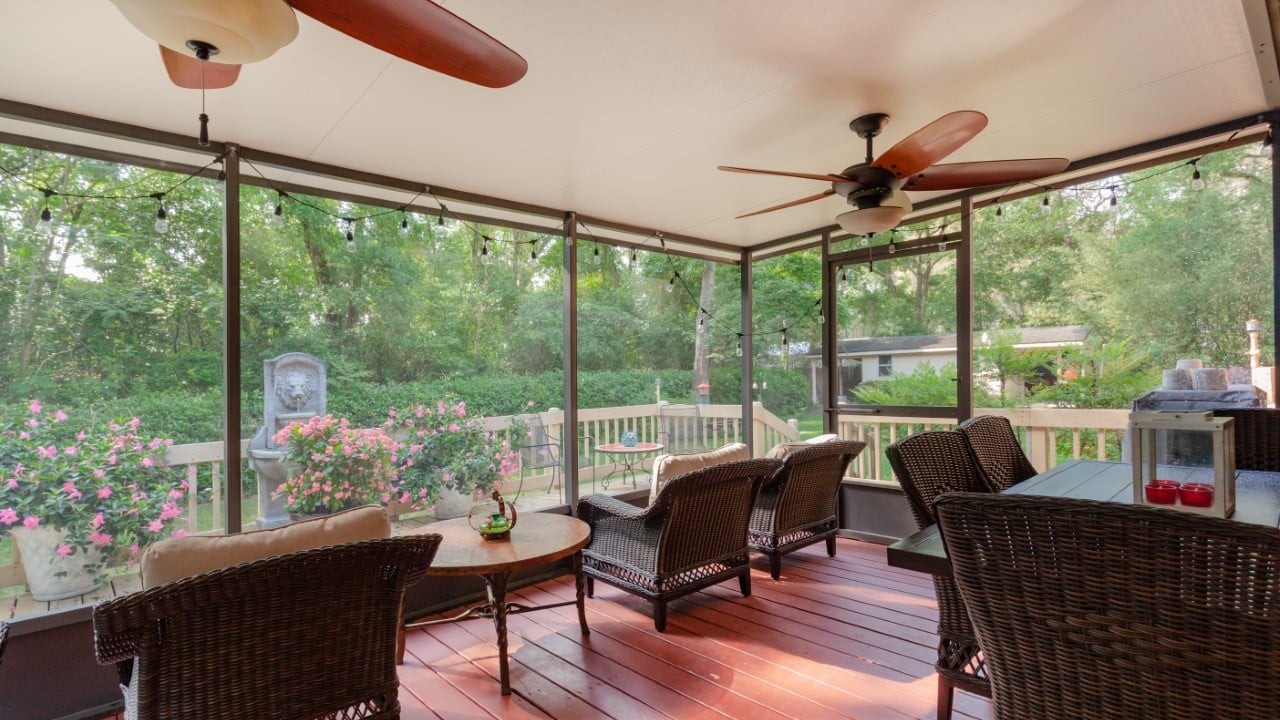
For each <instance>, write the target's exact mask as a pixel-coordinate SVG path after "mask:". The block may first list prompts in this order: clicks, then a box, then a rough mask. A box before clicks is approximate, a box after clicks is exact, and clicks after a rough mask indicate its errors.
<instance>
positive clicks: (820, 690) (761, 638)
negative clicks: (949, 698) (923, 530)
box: [400, 540, 992, 720]
mask: <svg viewBox="0 0 1280 720" xmlns="http://www.w3.org/2000/svg"><path fill="white" fill-rule="evenodd" d="M754 567H755V570H754V571H753V573H752V579H751V581H752V590H753V594H752V596H751V597H750V598H743V597H742V596H741V595H739V594H738V592H737V585H738V584H737V582H728V583H724V584H723V585H720V586H717V587H715V588H712V589H710V590H708V591H705V592H701V593H697V594H694V595H692V596H689V597H688V598H685V599H683V600H678V601H676V602H675V603H673V604H672V605H671V606H670V610H669V614H668V621H667V632H665V633H658V632H655V631H654V629H653V621H652V619H651V617H650V615H649V613H648V604H647V603H645V602H643V601H642V600H640V599H639V598H636V597H634V596H632V595H628V594H626V593H623V592H622V591H621V590H618V589H616V588H613V587H611V586H609V585H606V584H604V583H596V596H595V597H594V598H589V599H588V600H587V622H588V624H589V625H590V626H591V635H590V636H589V637H587V638H583V637H581V635H580V633H579V631H578V624H577V618H576V615H575V611H574V609H573V608H572V607H567V608H557V609H554V610H543V611H538V612H532V613H528V614H524V615H519V616H515V617H512V618H511V619H510V629H511V635H510V643H511V644H510V659H511V685H512V694H511V695H510V696H509V697H505V698H504V697H503V696H502V695H501V694H500V692H499V688H498V682H497V674H498V659H497V646H496V644H495V641H494V632H493V625H492V623H489V622H487V621H485V620H470V621H466V622H462V623H456V624H450V625H443V626H437V627H434V628H429V629H423V630H417V631H413V632H410V633H409V634H408V636H407V646H408V651H407V653H406V655H405V664H404V665H403V666H401V669H400V681H401V684H402V687H401V693H400V698H401V704H402V706H403V717H404V718H406V719H408V720H418V719H428V718H442V719H443V720H454V719H455V718H466V719H468V720H470V719H476V720H482V719H485V718H504V719H505V718H539V719H545V718H556V719H557V720H570V719H573V718H593V719H594V718H616V719H617V720H643V719H645V718H679V719H680V720H687V719H692V718H717V719H723V718H734V719H743V720H748V719H749V720H756V719H757V718H759V719H761V720H768V719H777V720H780V719H782V718H794V719H797V720H800V719H803V720H827V719H832V720H834V719H836V718H859V719H866V720H880V719H882V718H883V719H886V720H888V719H893V720H902V719H903V718H933V717H934V716H935V712H934V710H935V701H936V692H937V677H936V675H935V674H934V672H933V659H934V653H935V649H934V648H935V642H936V641H935V637H934V635H933V631H934V626H935V623H936V622H937V610H936V606H935V603H934V599H933V586H932V584H931V583H930V581H929V578H928V577H926V576H924V575H920V574H918V573H912V572H907V571H903V570H898V569H895V568H890V567H888V566H886V565H885V561H884V548H883V547H881V546H879V545H872V544H868V543H862V542H857V541H852V540H841V541H840V544H839V551H838V556H837V557H836V558H834V559H832V558H828V557H827V556H826V553H825V552H824V549H823V547H822V546H821V545H817V546H813V547H811V548H809V549H806V550H802V551H800V552H798V553H794V554H792V555H791V556H789V557H788V558H787V559H785V560H784V562H783V576H782V579H781V580H779V581H774V580H773V579H772V578H770V577H769V574H768V572H767V571H766V570H764V568H765V567H766V565H765V564H764V563H761V562H758V561H757V562H756V564H755V566H754ZM428 581H429V580H428ZM516 595H517V597H515V598H513V599H514V600H515V601H517V602H524V603H528V604H535V603H544V602H550V601H553V600H571V599H572V598H573V583H572V581H571V579H569V578H560V579H558V580H554V581H550V582H545V583H542V584H539V585H537V586H535V587H531V588H526V589H523V590H521V591H518V592H517V593H516ZM991 716H992V713H991V708H990V704H989V702H988V701H987V700H985V699H983V698H979V697H976V696H973V695H969V694H967V693H964V692H957V693H956V707H955V714H954V717H955V718H957V719H958V720H970V719H973V718H990V717H991Z"/></svg>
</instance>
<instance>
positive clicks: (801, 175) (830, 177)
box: [717, 165, 849, 182]
mask: <svg viewBox="0 0 1280 720" xmlns="http://www.w3.org/2000/svg"><path fill="white" fill-rule="evenodd" d="M717 169H719V170H724V171H726V172H740V173H753V174H756V175H781V176H783V177H795V178H806V179H808V180H825V181H827V182H849V179H848V178H846V177H841V176H839V175H831V174H822V173H801V172H787V171H785V170H753V169H751V168H740V167H731V166H729V165H720V166H718V167H717Z"/></svg>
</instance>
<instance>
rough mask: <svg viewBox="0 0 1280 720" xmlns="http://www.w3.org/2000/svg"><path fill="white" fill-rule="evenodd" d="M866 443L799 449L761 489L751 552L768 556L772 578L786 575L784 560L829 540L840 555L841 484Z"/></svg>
mask: <svg viewBox="0 0 1280 720" xmlns="http://www.w3.org/2000/svg"><path fill="white" fill-rule="evenodd" d="M866 446H867V444H866V443H864V442H853V441H850V440H831V441H829V442H825V443H819V444H816V445H804V444H798V445H795V446H792V448H793V449H791V451H790V452H789V453H788V454H787V456H786V457H785V458H783V460H782V470H781V471H779V472H778V474H777V475H774V476H773V477H772V478H771V479H769V480H767V481H765V483H764V485H762V486H761V487H760V495H759V497H757V498H756V506H755V509H754V510H753V511H752V512H751V542H750V545H751V549H752V550H755V551H756V552H761V553H764V554H765V555H767V556H768V557H769V574H770V575H772V576H773V579H774V580H777V579H778V576H779V575H780V574H781V573H782V556H783V555H785V554H786V553H789V552H792V551H795V550H798V549H800V548H802V547H805V546H806V545H812V544H813V543H816V542H820V541H822V540H825V541H826V542H827V554H828V555H830V556H831V557H835V556H836V528H837V527H838V526H839V518H838V517H837V509H838V501H839V494H840V481H841V479H843V478H844V471H845V469H846V468H848V467H849V462H850V461H851V460H853V459H854V458H855V457H857V456H858V453H860V452H862V449H863V448H865V447H866Z"/></svg>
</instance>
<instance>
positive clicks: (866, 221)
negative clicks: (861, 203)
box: [836, 205, 907, 235]
mask: <svg viewBox="0 0 1280 720" xmlns="http://www.w3.org/2000/svg"><path fill="white" fill-rule="evenodd" d="M906 214H907V211H906V209H905V208H901V207H895V206H893V205H884V206H881V207H872V208H864V209H862V210H850V211H849V212H846V213H840V214H839V215H837V216H836V222H837V223H839V224H840V227H842V228H844V231H845V232H847V233H849V234H851V235H866V234H868V233H878V232H884V231H885V230H888V229H890V228H893V227H895V226H896V225H897V224H898V222H899V221H901V220H902V217H903V216H904V215H906Z"/></svg>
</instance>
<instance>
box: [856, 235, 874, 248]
mask: <svg viewBox="0 0 1280 720" xmlns="http://www.w3.org/2000/svg"><path fill="white" fill-rule="evenodd" d="M870 243H871V235H870V234H867V235H863V236H862V237H860V238H858V247H866V246H867V245H869V244H870Z"/></svg>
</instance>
